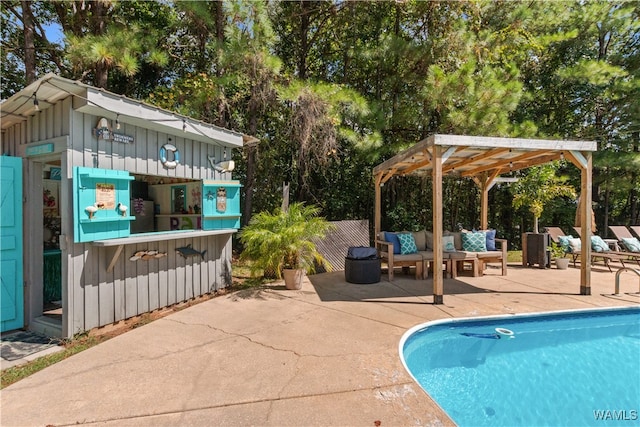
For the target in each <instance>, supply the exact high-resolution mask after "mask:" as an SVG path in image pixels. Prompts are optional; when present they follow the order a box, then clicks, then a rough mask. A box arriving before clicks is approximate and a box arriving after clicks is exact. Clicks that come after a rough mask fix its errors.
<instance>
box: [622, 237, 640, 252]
mask: <svg viewBox="0 0 640 427" xmlns="http://www.w3.org/2000/svg"><path fill="white" fill-rule="evenodd" d="M622 244H623V245H624V247H625V248H627V250H628V251H629V252H640V241H638V239H636V238H635V237H623V238H622Z"/></svg>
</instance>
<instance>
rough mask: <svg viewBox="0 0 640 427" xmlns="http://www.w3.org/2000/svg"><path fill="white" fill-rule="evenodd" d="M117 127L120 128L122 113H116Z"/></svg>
mask: <svg viewBox="0 0 640 427" xmlns="http://www.w3.org/2000/svg"><path fill="white" fill-rule="evenodd" d="M116 129H120V114H116Z"/></svg>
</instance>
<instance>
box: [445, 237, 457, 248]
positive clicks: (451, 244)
mask: <svg viewBox="0 0 640 427" xmlns="http://www.w3.org/2000/svg"><path fill="white" fill-rule="evenodd" d="M442 250H443V251H444V252H455V251H456V245H455V243H454V239H453V236H442Z"/></svg>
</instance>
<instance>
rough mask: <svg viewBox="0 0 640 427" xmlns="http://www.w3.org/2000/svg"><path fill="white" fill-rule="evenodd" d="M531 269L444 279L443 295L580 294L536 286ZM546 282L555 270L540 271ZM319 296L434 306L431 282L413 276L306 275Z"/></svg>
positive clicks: (567, 288)
mask: <svg viewBox="0 0 640 427" xmlns="http://www.w3.org/2000/svg"><path fill="white" fill-rule="evenodd" d="M531 270H532V269H530V268H525V267H520V266H509V273H510V274H509V276H501V275H499V274H496V275H493V274H491V273H492V272H491V270H490V269H489V270H488V271H487V273H486V274H485V275H484V276H483V277H466V276H459V277H458V278H457V279H445V280H444V295H445V296H446V295H466V294H523V295H526V294H530V295H536V294H538V295H540V294H544V295H567V296H568V295H579V292H578V288H577V286H576V285H577V284H572V285H571V286H567V285H566V284H563V285H558V287H557V288H555V289H553V288H551V289H550V286H549V285H548V284H543V285H541V286H536V285H535V282H534V283H532V282H531V281H530V280H528V279H526V278H525V277H524V276H528V275H529V274H530V273H531V272H532V271H531ZM535 273H536V275H538V276H539V274H543V275H544V276H546V277H548V282H552V281H554V280H555V277H556V276H555V270H540V269H538V271H536V272H535ZM545 273H546V274H545ZM308 278H309V281H310V282H311V284H312V285H313V287H314V288H315V291H316V293H317V294H318V297H319V298H320V299H321V300H322V301H325V302H328V301H361V302H385V303H400V304H433V279H432V278H429V279H427V280H416V279H415V278H414V277H413V275H403V274H396V276H395V280H394V281H393V282H389V281H388V280H387V275H386V274H383V275H382V277H381V279H380V282H379V283H373V284H365V285H361V284H354V283H348V282H347V281H346V280H345V277H344V271H334V272H331V273H322V274H315V275H311V276H308Z"/></svg>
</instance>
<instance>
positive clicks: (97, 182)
mask: <svg viewBox="0 0 640 427" xmlns="http://www.w3.org/2000/svg"><path fill="white" fill-rule="evenodd" d="M0 112H1V114H2V125H1V128H2V135H1V149H2V154H3V156H1V157H0V167H1V171H2V185H1V190H2V205H1V209H2V210H1V213H2V217H1V221H0V232H1V233H2V247H1V248H0V249H1V252H0V255H1V260H2V269H1V275H2V286H3V287H2V331H7V330H12V329H19V328H27V329H30V330H34V331H38V332H42V333H45V334H47V335H49V336H57V337H72V336H73V335H74V334H76V333H79V332H83V331H87V330H90V329H92V328H95V327H100V326H104V325H108V324H111V323H114V322H117V321H120V320H123V319H127V318H130V317H133V316H137V315H140V314H143V313H147V312H150V311H153V310H156V309H160V308H163V307H167V306H171V305H173V304H176V303H180V302H183V301H187V300H189V299H191V298H195V297H198V296H200V295H203V294H206V293H209V292H212V291H215V290H218V289H220V288H223V287H225V286H227V285H229V284H230V283H231V238H232V235H233V234H234V233H235V232H236V231H237V230H238V228H239V226H240V187H241V186H240V183H239V182H238V181H234V180H232V178H231V171H232V170H233V166H234V165H233V161H231V150H232V149H233V148H236V147H242V145H243V140H245V139H247V138H248V137H246V136H244V135H242V134H241V133H238V132H234V131H231V130H228V129H223V128H220V127H216V126H213V125H210V124H207V123H204V122H201V121H198V120H194V119H191V118H189V117H186V116H183V115H180V114H176V113H173V112H170V111H166V110H163V109H160V108H157V107H154V106H151V105H148V104H145V103H142V102H139V101H135V100H132V99H129V98H126V97H124V96H120V95H116V94H113V93H110V92H108V91H105V90H102V89H97V88H94V87H91V86H88V85H86V84H83V83H80V82H77V81H72V80H68V79H64V78H61V77H59V76H57V75H54V74H47V75H46V76H44V77H42V78H41V79H39V80H37V81H36V82H34V83H32V84H30V85H29V86H27V87H26V88H24V89H23V90H21V91H19V92H18V93H16V94H14V95H13V96H11V97H10V98H9V99H7V100H5V101H4V102H2V104H0Z"/></svg>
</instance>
